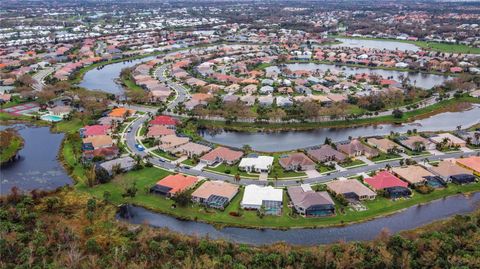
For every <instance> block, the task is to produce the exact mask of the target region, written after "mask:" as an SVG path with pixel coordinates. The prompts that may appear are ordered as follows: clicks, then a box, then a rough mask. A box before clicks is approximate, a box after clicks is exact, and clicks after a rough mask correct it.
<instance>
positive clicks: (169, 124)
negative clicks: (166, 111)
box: [149, 115, 178, 128]
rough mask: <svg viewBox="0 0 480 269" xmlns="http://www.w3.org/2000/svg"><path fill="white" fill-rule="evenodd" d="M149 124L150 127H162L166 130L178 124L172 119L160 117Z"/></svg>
mask: <svg viewBox="0 0 480 269" xmlns="http://www.w3.org/2000/svg"><path fill="white" fill-rule="evenodd" d="M149 124H150V125H151V126H153V125H163V126H166V127H168V128H175V126H176V125H177V124H178V121H177V120H176V119H175V118H173V117H170V116H164V115H160V116H156V117H155V118H154V119H153V120H151V121H150V122H149Z"/></svg>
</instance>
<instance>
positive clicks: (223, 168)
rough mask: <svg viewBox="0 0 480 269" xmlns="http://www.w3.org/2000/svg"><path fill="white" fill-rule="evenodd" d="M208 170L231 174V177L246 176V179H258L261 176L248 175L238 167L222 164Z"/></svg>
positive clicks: (255, 174)
mask: <svg viewBox="0 0 480 269" xmlns="http://www.w3.org/2000/svg"><path fill="white" fill-rule="evenodd" d="M207 170H212V171H216V172H220V173H225V174H229V175H236V174H240V176H244V177H256V178H258V176H259V175H260V174H257V173H247V172H245V171H241V170H240V169H239V168H238V166H237V165H228V164H224V163H222V164H220V165H218V166H216V167H208V168H207Z"/></svg>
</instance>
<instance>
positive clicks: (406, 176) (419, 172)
mask: <svg viewBox="0 0 480 269" xmlns="http://www.w3.org/2000/svg"><path fill="white" fill-rule="evenodd" d="M392 172H393V173H394V174H395V175H396V176H398V177H399V178H401V179H403V180H404V181H406V182H408V184H410V185H413V186H416V185H423V184H425V182H426V178H425V177H429V176H434V175H433V174H432V173H430V172H429V171H428V170H427V169H425V168H423V167H421V166H419V165H409V166H405V167H394V168H392Z"/></svg>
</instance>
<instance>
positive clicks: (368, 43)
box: [332, 38, 420, 51]
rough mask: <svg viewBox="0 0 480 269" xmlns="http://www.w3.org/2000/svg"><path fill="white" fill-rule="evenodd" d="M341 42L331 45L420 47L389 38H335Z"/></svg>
mask: <svg viewBox="0 0 480 269" xmlns="http://www.w3.org/2000/svg"><path fill="white" fill-rule="evenodd" d="M336 39H337V40H339V41H341V42H342V43H341V44H335V45H332V47H350V48H372V49H388V50H397V49H398V50H411V51H418V50H420V48H419V47H418V46H416V45H414V44H410V43H405V42H396V41H389V40H368V39H353V38H336Z"/></svg>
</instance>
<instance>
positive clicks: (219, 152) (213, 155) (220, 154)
mask: <svg viewBox="0 0 480 269" xmlns="http://www.w3.org/2000/svg"><path fill="white" fill-rule="evenodd" d="M242 156H243V152H241V151H238V150H233V149H229V148H225V147H217V148H215V149H213V150H212V151H210V152H209V153H207V154H205V155H203V156H202V157H201V158H200V162H201V163H204V164H207V165H213V164H215V163H227V164H229V165H232V164H234V163H235V162H237V161H238V160H239V159H240V158H241V157H242Z"/></svg>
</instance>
